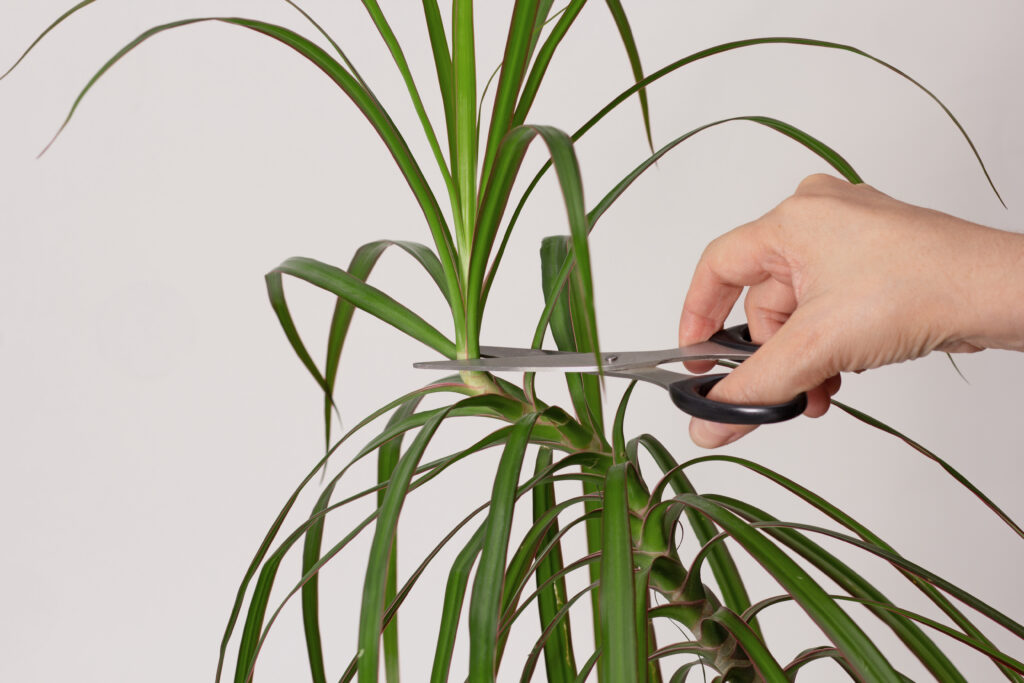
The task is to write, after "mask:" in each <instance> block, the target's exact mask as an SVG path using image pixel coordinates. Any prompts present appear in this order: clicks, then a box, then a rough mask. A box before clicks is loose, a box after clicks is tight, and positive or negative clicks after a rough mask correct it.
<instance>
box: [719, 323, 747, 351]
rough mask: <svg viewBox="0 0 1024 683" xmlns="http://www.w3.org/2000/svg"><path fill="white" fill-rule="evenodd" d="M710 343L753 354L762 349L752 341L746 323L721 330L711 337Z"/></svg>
mask: <svg viewBox="0 0 1024 683" xmlns="http://www.w3.org/2000/svg"><path fill="white" fill-rule="evenodd" d="M708 341H713V342H715V343H716V344H721V345H722V346H724V347H726V348H729V349H736V350H737V351H749V352H751V353H753V352H754V351H757V350H758V349H759V348H760V346H759V345H758V344H755V343H754V342H753V341H752V340H751V339H750V327H748V326H747V324H746V323H744V324H742V325H733V326H732V327H727V328H725V329H724V330H719V331H718V332H715V333H714V334H713V335H711V339H709V340H708Z"/></svg>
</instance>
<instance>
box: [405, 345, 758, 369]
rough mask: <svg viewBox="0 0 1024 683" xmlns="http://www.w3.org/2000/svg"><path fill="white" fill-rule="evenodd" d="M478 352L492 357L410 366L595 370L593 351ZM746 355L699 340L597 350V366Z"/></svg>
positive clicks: (746, 354) (495, 349)
mask: <svg viewBox="0 0 1024 683" xmlns="http://www.w3.org/2000/svg"><path fill="white" fill-rule="evenodd" d="M480 352H481V353H482V354H484V355H492V356H495V357H494V358H468V359H461V360H459V359H456V360H442V361H427V362H424V363H415V364H414V366H413V367H417V368H421V369H426V370H470V371H479V372H544V371H552V370H555V371H561V372H585V373H595V372H598V366H597V360H596V359H595V357H594V354H593V353H590V352H586V353H582V352H581V353H572V352H563V351H545V350H543V349H513V348H507V347H492V346H482V347H480ZM749 357H750V352H749V351H738V350H736V349H730V348H728V347H725V346H722V345H721V344H717V343H715V342H701V343H699V344H693V345H690V346H684V347H681V348H673V349H662V350H660V351H624V352H619V353H615V352H607V351H604V352H602V353H601V367H602V368H603V369H604V370H605V371H606V372H607V371H616V370H630V369H633V368H649V367H654V366H656V365H660V364H662V363H671V362H673V361H682V360H735V361H742V360H745V359H746V358H749Z"/></svg>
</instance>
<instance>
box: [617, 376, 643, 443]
mask: <svg viewBox="0 0 1024 683" xmlns="http://www.w3.org/2000/svg"><path fill="white" fill-rule="evenodd" d="M636 383H637V380H633V381H632V382H630V383H629V386H627V387H626V390H625V391H624V392H622V398H621V399H619V407H618V410H616V411H615V423H614V424H613V425H612V444H613V446H612V452H613V453H614V454H615V457H617V458H623V457H625V453H626V436H625V422H626V407H627V406H628V405H629V398H630V397H631V396H632V395H633V389H635V388H636Z"/></svg>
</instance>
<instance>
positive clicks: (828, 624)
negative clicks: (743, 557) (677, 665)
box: [674, 493, 900, 683]
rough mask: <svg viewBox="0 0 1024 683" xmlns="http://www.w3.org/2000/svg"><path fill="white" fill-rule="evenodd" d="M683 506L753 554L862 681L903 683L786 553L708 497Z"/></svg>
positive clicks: (688, 497) (691, 497) (686, 500)
mask: <svg viewBox="0 0 1024 683" xmlns="http://www.w3.org/2000/svg"><path fill="white" fill-rule="evenodd" d="M674 500H676V501H678V502H679V503H681V504H683V505H687V506H692V507H693V508H694V509H696V510H697V511H698V512H700V513H701V514H703V515H704V516H706V517H707V518H708V519H709V520H712V521H714V523H715V524H717V525H718V526H719V527H721V528H722V529H723V531H726V532H727V533H728V534H729V535H730V536H731V537H732V538H733V539H734V540H735V541H736V542H737V543H738V544H739V545H740V546H741V547H742V548H743V549H744V550H746V551H747V552H748V553H750V554H751V555H752V556H753V557H754V559H756V560H757V561H758V563H759V564H760V565H761V566H762V567H764V569H765V571H767V572H768V573H769V574H770V575H771V576H772V577H773V578H774V579H775V580H776V581H778V582H779V584H780V585H781V586H782V587H783V588H784V589H785V590H786V591H788V592H789V593H790V594H791V595H793V597H794V599H795V600H796V601H797V602H798V603H799V604H800V606H801V607H802V608H803V609H804V611H805V612H807V614H808V616H810V617H811V619H812V620H814V622H815V623H817V624H818V626H819V628H821V630H822V632H823V633H824V634H825V635H826V636H827V637H828V638H829V640H831V641H832V642H833V643H834V644H835V645H836V647H837V648H839V649H840V650H841V651H842V652H843V654H844V655H845V656H846V658H847V661H849V662H850V665H851V666H852V667H853V669H854V670H855V671H856V672H857V675H858V676H860V677H861V678H864V679H866V680H870V681H879V682H884V681H888V682H891V683H899V680H900V679H899V676H898V674H897V673H896V671H895V670H894V669H893V668H892V665H891V664H889V662H888V661H887V660H886V658H885V657H884V656H883V655H882V653H881V652H880V651H879V650H878V648H877V646H875V644H874V643H873V642H872V641H871V640H870V639H869V638H868V637H867V636H866V635H865V634H864V632H863V631H862V630H861V629H860V627H859V626H858V625H857V623H856V622H854V621H853V620H852V619H851V618H850V617H849V616H848V615H847V614H846V613H845V612H844V611H843V610H842V609H840V608H839V606H838V605H836V603H835V601H834V600H832V599H831V598H830V597H829V596H828V595H827V594H826V593H825V591H824V590H823V589H822V588H821V586H819V585H818V584H817V583H816V582H815V581H814V580H813V579H812V578H811V577H810V576H809V575H808V574H807V573H806V572H805V571H804V570H803V569H802V568H801V567H800V566H799V565H798V564H796V563H795V562H794V561H793V560H792V559H790V557H789V556H788V555H786V553H784V552H783V551H782V550H780V549H779V548H778V547H776V546H775V545H774V544H773V543H772V542H771V541H769V540H768V539H767V538H765V537H764V536H763V535H762V534H761V532H760V531H758V530H757V529H755V528H754V527H753V526H751V525H749V524H747V523H746V522H744V521H743V520H741V519H740V518H739V517H737V516H736V515H735V514H733V513H732V512H729V511H728V510H727V509H725V508H724V507H722V506H721V505H719V504H717V503H715V502H712V501H711V500H710V499H709V498H708V497H707V496H699V495H695V494H692V493H684V494H680V495H678V496H676V497H675V499H674Z"/></svg>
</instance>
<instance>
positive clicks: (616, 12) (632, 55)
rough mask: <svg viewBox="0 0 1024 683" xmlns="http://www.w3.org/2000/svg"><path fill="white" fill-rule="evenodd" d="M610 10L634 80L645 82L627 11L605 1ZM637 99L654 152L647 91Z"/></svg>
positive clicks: (615, 2)
mask: <svg viewBox="0 0 1024 683" xmlns="http://www.w3.org/2000/svg"><path fill="white" fill-rule="evenodd" d="M605 4H607V5H608V9H609V10H610V11H611V13H612V18H613V19H614V20H615V28H617V29H618V31H619V38H620V39H622V46H623V47H625V48H626V56H627V57H628V58H629V68H630V69H632V71H633V78H634V80H636V82H637V83H639V82H641V81H643V80H644V69H643V67H642V66H641V65H640V52H639V50H637V47H636V39H635V38H634V37H633V29H632V28H630V26H629V19H628V18H627V17H626V10H624V9H623V8H622V3H621V2H619V0H605ZM637 97H638V98H639V99H640V113H641V114H642V115H643V118H644V133H646V134H647V145H648V146H649V147H650V148H651V151H652V152H653V151H654V139H653V138H652V137H651V113H650V111H649V109H648V105H647V90H646V89H645V88H642V87H641V88H640V89H639V90H637Z"/></svg>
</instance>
